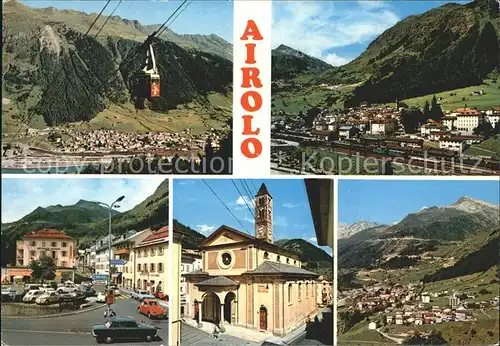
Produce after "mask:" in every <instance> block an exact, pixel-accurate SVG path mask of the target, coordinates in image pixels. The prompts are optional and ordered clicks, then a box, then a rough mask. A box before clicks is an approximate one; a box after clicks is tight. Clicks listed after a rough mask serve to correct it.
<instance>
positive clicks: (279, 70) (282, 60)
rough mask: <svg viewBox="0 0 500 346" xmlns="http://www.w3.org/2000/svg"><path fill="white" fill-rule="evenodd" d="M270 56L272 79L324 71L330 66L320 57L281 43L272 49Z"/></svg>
mask: <svg viewBox="0 0 500 346" xmlns="http://www.w3.org/2000/svg"><path fill="white" fill-rule="evenodd" d="M271 56H272V59H271V61H272V67H271V68H272V73H273V80H275V79H279V78H284V77H292V76H296V75H298V74H301V73H306V72H324V71H326V70H328V69H329V68H331V67H332V66H331V65H330V64H327V63H326V62H324V61H322V60H320V59H317V58H314V57H312V56H310V55H307V54H304V53H302V52H300V51H298V50H296V49H293V48H290V47H288V46H285V45H283V44H282V45H280V46H279V47H277V48H276V49H273V50H272V52H271Z"/></svg>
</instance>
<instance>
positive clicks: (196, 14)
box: [21, 0, 233, 42]
mask: <svg viewBox="0 0 500 346" xmlns="http://www.w3.org/2000/svg"><path fill="white" fill-rule="evenodd" d="M21 2H22V3H24V4H26V5H28V6H31V7H37V8H45V7H51V6H52V7H55V8H58V9H73V10H78V11H83V12H86V13H92V12H95V13H99V12H100V11H101V9H102V8H103V7H104V5H105V4H106V1H100V0H90V1H25V0H22V1H21ZM181 2H182V1H180V0H172V1H168V2H167V1H158V0H151V1H150V0H138V1H130V0H124V1H123V3H122V4H121V5H120V7H118V10H117V11H116V12H115V15H118V16H120V17H122V18H126V19H137V20H138V21H139V22H140V23H141V24H148V25H149V24H163V23H164V22H165V21H166V20H167V18H168V17H169V16H170V15H171V14H172V13H173V12H174V11H175V9H176V8H177V7H178V6H179V5H180V4H181ZM116 4H117V2H116V0H113V1H112V2H111V3H110V4H109V5H108V7H107V8H106V10H105V12H104V15H107V14H110V13H111V12H112V11H113V9H114V8H115V6H116ZM170 29H172V30H173V31H175V32H177V33H178V34H205V35H209V34H216V35H219V36H220V37H222V38H224V39H225V40H226V41H228V42H233V3H232V1H228V0H217V1H210V0H203V1H202V0H194V1H193V2H191V4H190V5H189V6H188V7H187V8H186V10H185V11H184V12H183V13H182V14H181V15H179V17H178V18H177V19H176V20H175V21H174V23H173V24H172V25H171V26H170Z"/></svg>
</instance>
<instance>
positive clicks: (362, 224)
mask: <svg viewBox="0 0 500 346" xmlns="http://www.w3.org/2000/svg"><path fill="white" fill-rule="evenodd" d="M376 226H378V224H377V223H376V222H369V221H368V222H367V221H365V220H361V221H357V222H355V223H353V224H351V225H348V224H344V223H342V222H340V223H339V239H343V238H349V237H350V236H352V235H354V234H356V233H358V232H361V231H364V230H365V229H368V228H373V227H376Z"/></svg>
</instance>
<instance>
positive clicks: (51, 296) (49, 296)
mask: <svg viewBox="0 0 500 346" xmlns="http://www.w3.org/2000/svg"><path fill="white" fill-rule="evenodd" d="M59 299H60V298H59V294H57V293H56V292H50V293H44V294H42V295H41V296H39V297H38V298H36V300H35V302H36V303H37V304H39V305H47V304H53V303H57V302H59Z"/></svg>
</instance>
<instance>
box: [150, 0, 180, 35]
mask: <svg viewBox="0 0 500 346" xmlns="http://www.w3.org/2000/svg"><path fill="white" fill-rule="evenodd" d="M186 2H188V0H184V1H183V2H182V3H181V4H180V5H179V7H177V9H176V10H175V11H174V12H173V13H172V14H171V15H170V17H168V18H167V20H166V21H165V23H163V24H162V25H161V26H160V27H159V28H158V30H156V31H155V32H153V34H152V36H153V37H154V36H156V34H157V33H158V35H159V34H160V31H162V29H163V28H165V27H166V25H167V23H168V22H169V21H170V20H171V19H172V18H173V17H174V16H175V14H176V13H177V12H178V11H179V10H180V9H181V7H182V6H184V4H185V3H186ZM170 24H172V23H170ZM170 24H169V25H170Z"/></svg>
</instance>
